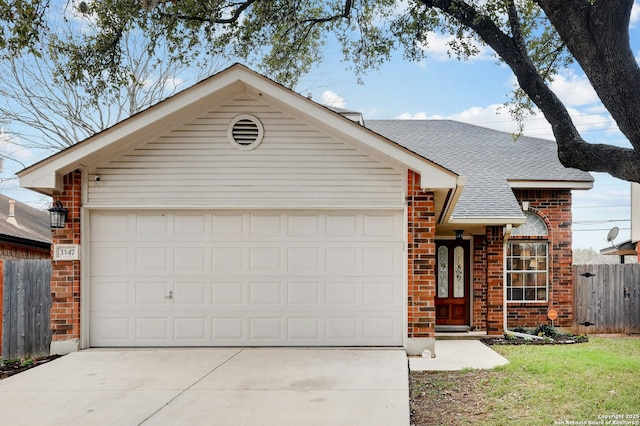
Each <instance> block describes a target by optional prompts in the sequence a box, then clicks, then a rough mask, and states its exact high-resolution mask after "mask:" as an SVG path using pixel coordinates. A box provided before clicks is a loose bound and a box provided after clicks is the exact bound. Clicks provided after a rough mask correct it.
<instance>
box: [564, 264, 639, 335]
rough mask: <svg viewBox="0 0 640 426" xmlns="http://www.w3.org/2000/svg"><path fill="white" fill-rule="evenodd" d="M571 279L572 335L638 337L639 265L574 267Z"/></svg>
mask: <svg viewBox="0 0 640 426" xmlns="http://www.w3.org/2000/svg"><path fill="white" fill-rule="evenodd" d="M573 276H574V284H575V292H574V331H577V332H578V333H582V334H599V333H600V334H601V333H640V264H617V265H574V266H573ZM587 323H588V324H589V325H587Z"/></svg>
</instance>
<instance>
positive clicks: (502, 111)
mask: <svg viewBox="0 0 640 426" xmlns="http://www.w3.org/2000/svg"><path fill="white" fill-rule="evenodd" d="M568 111H569V114H570V115H571V117H572V118H573V122H574V124H575V125H576V127H577V129H578V131H580V132H581V134H583V135H584V137H585V139H587V140H590V139H591V138H590V135H591V133H590V132H596V131H601V132H602V131H604V132H605V138H609V137H610V136H611V135H616V136H617V135H619V131H618V130H617V127H616V125H615V122H613V120H612V119H611V116H610V115H609V114H608V113H607V112H606V111H604V112H603V111H601V110H598V109H593V110H591V111H589V110H587V111H585V110H577V109H574V108H569V109H568ZM395 118H396V119H399V120H442V119H448V120H455V121H460V122H463V123H470V124H475V125H477V126H482V127H488V128H490V129H495V130H500V131H503V132H508V133H515V132H517V131H518V126H517V124H516V123H515V122H514V121H513V119H512V118H511V116H510V114H509V111H508V110H507V109H506V108H505V107H504V105H502V104H491V105H488V106H484V107H471V108H468V109H465V110H463V111H460V112H457V113H455V114H450V115H447V116H443V115H429V114H428V113H426V112H416V113H412V112H404V113H402V114H400V115H398V116H397V117H395ZM523 134H524V135H526V136H532V137H536V138H544V139H554V136H553V132H552V130H551V126H550V125H549V123H547V121H546V119H545V118H544V116H543V115H542V114H541V113H537V114H535V115H533V116H531V117H528V118H527V119H525V121H524V131H523ZM609 143H613V142H611V141H609Z"/></svg>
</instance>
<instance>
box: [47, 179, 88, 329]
mask: <svg viewBox="0 0 640 426" xmlns="http://www.w3.org/2000/svg"><path fill="white" fill-rule="evenodd" d="M81 188H82V181H81V173H80V171H77V170H76V171H75V172H72V173H69V174H67V175H66V176H64V191H63V193H62V194H60V195H57V196H54V197H53V202H54V203H55V202H56V201H60V202H61V203H62V206H63V207H64V208H65V209H67V210H68V213H67V222H66V224H65V227H64V228H62V229H56V230H54V231H53V244H80V207H81ZM51 256H52V258H53V253H52V254H51ZM51 300H52V306H51V332H52V340H54V341H57V340H70V339H79V338H80V261H79V260H73V261H68V260H67V261H55V260H54V261H52V272H51Z"/></svg>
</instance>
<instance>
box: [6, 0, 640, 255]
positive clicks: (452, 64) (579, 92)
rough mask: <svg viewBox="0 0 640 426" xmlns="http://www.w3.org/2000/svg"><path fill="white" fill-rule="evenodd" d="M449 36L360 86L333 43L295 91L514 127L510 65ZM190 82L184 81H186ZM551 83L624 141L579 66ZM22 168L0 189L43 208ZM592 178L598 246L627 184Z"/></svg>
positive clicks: (587, 195)
mask: <svg viewBox="0 0 640 426" xmlns="http://www.w3.org/2000/svg"><path fill="white" fill-rule="evenodd" d="M630 35H631V39H632V48H633V50H634V53H635V55H636V57H637V58H640V3H636V6H635V7H634V11H633V14H632V26H631V30H630ZM446 41H447V40H446V38H444V37H442V36H437V35H434V36H433V37H432V38H431V43H430V47H429V48H428V49H427V52H428V58H427V60H425V61H422V62H419V63H416V62H407V61H406V60H404V59H403V58H402V55H401V53H399V52H398V53H396V54H395V56H394V57H393V58H392V60H391V61H390V62H388V63H386V64H384V65H383V66H382V67H381V68H380V69H379V70H376V71H370V72H369V73H368V74H366V75H364V76H363V77H362V80H363V84H358V82H357V78H356V76H355V75H354V74H353V73H352V72H350V71H348V70H347V69H346V67H347V65H346V64H344V63H342V62H340V59H341V54H340V52H339V49H338V48H337V47H331V46H330V47H329V49H328V52H327V55H326V60H325V61H324V62H323V63H322V64H321V65H320V66H318V67H317V68H316V69H314V70H313V71H312V72H311V73H310V74H309V75H308V76H306V77H305V78H304V79H303V80H302V81H301V83H300V84H299V85H298V86H297V88H296V90H298V91H300V92H301V93H303V94H308V93H310V94H312V96H313V99H314V100H316V101H318V102H321V103H327V104H333V105H336V106H340V107H344V108H348V109H352V110H357V111H361V112H362V113H363V114H364V117H365V120H366V119H385V118H400V119H442V118H447V119H453V120H458V121H462V122H467V123H472V124H476V125H480V126H485V127H489V128H494V129H498V130H502V131H506V132H514V131H516V130H517V128H516V125H515V123H514V122H513V121H512V120H511V118H510V116H509V114H508V112H507V111H506V110H502V111H500V109H501V106H502V104H503V103H504V102H505V101H506V100H507V98H508V96H509V94H510V92H511V90H512V87H513V84H514V77H513V74H512V73H511V71H510V70H509V68H507V67H506V66H504V65H500V64H497V61H496V59H495V57H494V56H493V55H492V52H491V51H490V50H487V49H483V51H482V52H481V54H480V55H479V57H476V58H473V59H472V60H469V61H466V62H460V61H458V60H457V59H451V58H449V56H448V55H447V52H446ZM191 83H192V81H191V82H186V81H185V87H186V86H187V85H189V84H191ZM182 88H184V87H182ZM552 88H553V90H554V91H555V92H556V94H558V96H559V97H560V98H561V99H562V100H563V102H565V105H567V106H568V107H569V110H570V112H571V114H572V115H573V116H574V120H575V122H576V124H577V127H578V129H579V130H580V131H581V133H582V135H583V137H585V139H587V140H588V141H589V142H594V143H611V144H616V145H624V146H628V143H627V142H626V141H625V139H624V137H623V136H622V135H621V134H620V132H619V131H618V130H617V128H616V126H615V123H614V122H613V120H612V119H611V117H610V116H609V114H608V113H607V112H606V110H605V109H604V108H603V107H602V105H601V104H600V103H599V101H598V98H597V96H596V95H595V93H594V92H593V89H592V88H591V87H590V85H589V84H588V82H587V80H586V78H585V77H584V75H583V74H582V72H581V71H580V69H579V68H578V67H572V68H571V69H567V70H565V71H563V72H562V73H561V74H560V75H559V76H558V77H557V78H556V80H555V81H554V83H553V85H552ZM524 134H526V135H528V136H535V137H541V138H548V139H553V135H552V133H551V130H550V127H549V126H548V124H547V123H546V121H545V120H544V119H543V118H542V117H534V118H531V119H529V120H527V122H526V127H525V131H524ZM7 149H13V148H10V147H9V146H8V145H7V144H3V143H2V133H1V132H0V154H1V153H2V151H3V150H4V151H6V150H7ZM18 154H19V156H20V157H21V159H22V160H23V162H25V163H26V164H32V163H33V162H35V161H36V160H37V159H38V158H37V157H36V156H35V155H34V154H33V153H30V152H28V151H25V152H21V153H18ZM14 155H15V153H14ZM21 168H22V167H21V166H20V165H18V164H15V163H11V162H6V164H5V169H4V172H3V173H2V174H1V175H0V177H1V179H0V191H1V192H2V193H3V194H6V195H8V196H11V197H15V198H16V199H18V200H21V201H25V202H28V203H30V204H33V205H38V206H40V207H46V205H47V203H48V202H49V200H47V199H43V198H42V197H39V196H37V195H36V194H34V193H31V192H25V191H24V190H21V189H20V188H19V187H18V185H17V182H16V180H15V179H12V176H13V175H14V173H15V172H16V171H18V170H20V169H21ZM594 177H595V178H596V181H595V185H594V188H593V189H592V190H590V191H575V192H574V205H573V219H574V228H573V229H574V244H573V245H574V247H580V248H589V247H592V248H594V249H596V250H598V249H600V248H603V247H605V246H607V245H608V243H607V241H606V235H607V233H608V230H609V229H611V228H612V227H613V226H617V227H619V228H620V233H619V236H618V237H617V239H616V242H621V241H624V240H625V239H628V238H629V227H630V207H629V204H630V185H629V183H628V182H624V181H620V180H618V179H614V178H611V177H609V176H608V175H605V174H594Z"/></svg>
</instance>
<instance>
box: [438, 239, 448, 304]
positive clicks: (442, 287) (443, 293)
mask: <svg viewBox="0 0 640 426" xmlns="http://www.w3.org/2000/svg"><path fill="white" fill-rule="evenodd" d="M438 297H441V298H446V297H449V249H448V248H447V247H445V246H440V248H439V249H438Z"/></svg>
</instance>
